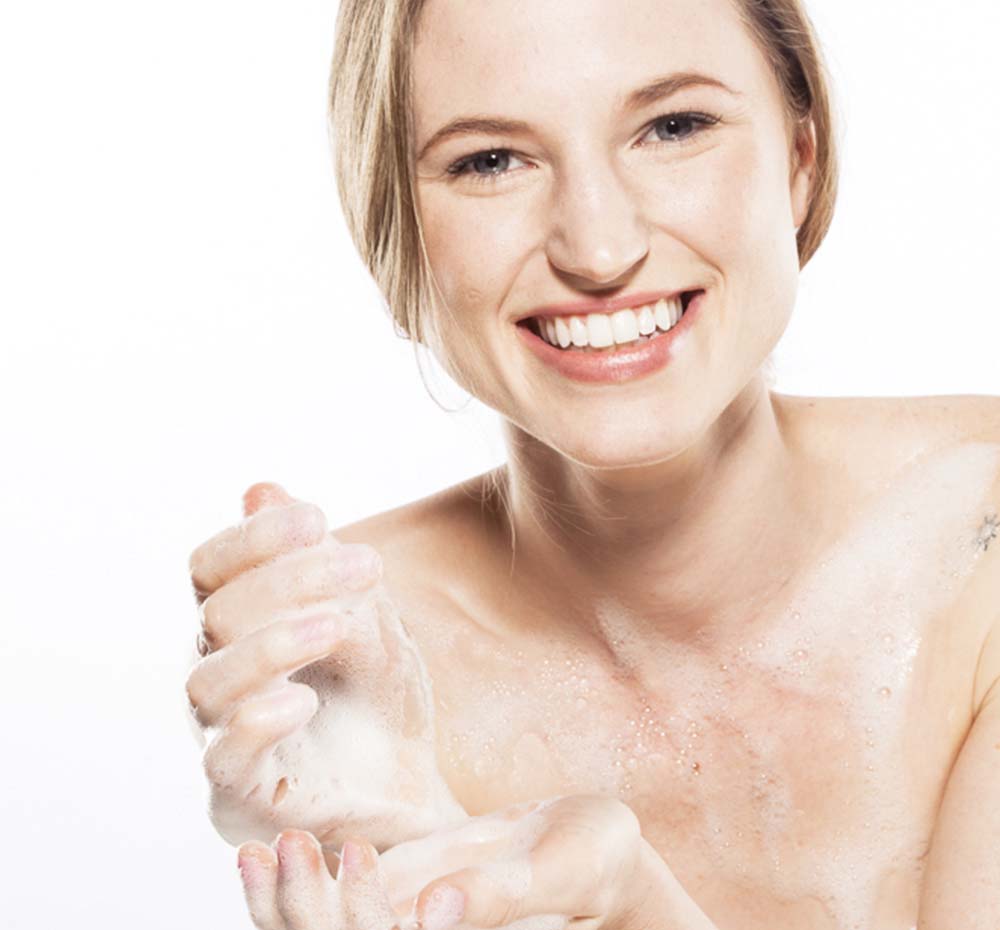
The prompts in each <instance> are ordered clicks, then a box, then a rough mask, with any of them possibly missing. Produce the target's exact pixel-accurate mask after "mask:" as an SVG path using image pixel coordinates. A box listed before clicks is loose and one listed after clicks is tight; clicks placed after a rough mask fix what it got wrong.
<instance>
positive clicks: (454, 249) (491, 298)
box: [421, 191, 526, 318]
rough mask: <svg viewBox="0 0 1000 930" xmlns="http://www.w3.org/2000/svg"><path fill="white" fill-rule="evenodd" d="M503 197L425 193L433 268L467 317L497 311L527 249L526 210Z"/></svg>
mask: <svg viewBox="0 0 1000 930" xmlns="http://www.w3.org/2000/svg"><path fill="white" fill-rule="evenodd" d="M504 199H505V198H501V197H497V198H495V199H490V198H486V197H482V198H475V197H469V198H463V197H461V196H457V195H454V194H449V193H446V192H437V191H434V192H431V193H430V194H426V195H422V196H421V221H422V224H423V227H424V241H425V243H426V245H427V255H428V258H429V260H430V264H431V268H432V269H433V271H434V276H435V279H436V280H437V282H438V286H439V287H440V288H441V290H442V292H443V294H444V297H445V300H446V301H447V302H448V303H449V305H450V306H451V307H452V309H453V310H454V311H455V313H456V314H457V313H459V312H460V311H461V312H462V315H463V316H464V317H465V318H470V315H471V314H472V313H473V312H475V313H487V314H494V315H495V314H496V312H497V309H498V307H499V305H500V303H501V302H502V300H503V298H504V295H505V294H506V293H507V292H508V290H509V287H510V281H511V277H512V275H513V274H515V273H516V269H517V263H518V259H519V257H520V256H521V255H523V254H524V247H525V245H526V235H525V229H524V217H523V211H519V210H518V209H515V208H514V207H512V206H503V204H502V203H501V201H502V200H504ZM522 208H523V204H522Z"/></svg>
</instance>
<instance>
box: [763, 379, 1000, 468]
mask: <svg viewBox="0 0 1000 930" xmlns="http://www.w3.org/2000/svg"><path fill="white" fill-rule="evenodd" d="M776 400H777V402H778V409H779V410H780V411H781V415H782V416H783V417H784V418H785V419H786V420H787V422H788V424H789V426H790V433H791V435H792V436H794V437H796V439H797V440H798V441H799V442H800V443H801V444H802V445H803V446H804V447H807V448H808V450H809V454H810V455H812V456H815V457H817V458H819V459H829V460H831V461H837V462H838V463H839V464H841V465H844V464H847V463H848V462H850V463H851V466H850V467H851V469H852V471H853V472H854V474H855V477H856V478H857V480H858V481H859V482H861V483H862V484H865V483H867V482H869V481H871V482H880V481H883V480H885V479H886V478H888V477H890V476H891V475H892V474H894V473H896V472H898V471H899V470H900V469H901V468H903V467H904V466H905V465H907V464H908V463H910V462H913V461H915V460H916V459H919V458H921V457H924V456H927V455H930V454H933V453H934V452H939V451H944V450H947V449H949V448H953V447H956V446H959V445H962V444H965V443H973V442H984V443H996V444H1000V397H995V396H993V395H987V394H955V395H936V396H917V397H804V396H790V395H777V396H776ZM998 477H1000V475H998Z"/></svg>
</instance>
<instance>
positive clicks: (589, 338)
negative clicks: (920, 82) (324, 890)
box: [520, 291, 696, 351]
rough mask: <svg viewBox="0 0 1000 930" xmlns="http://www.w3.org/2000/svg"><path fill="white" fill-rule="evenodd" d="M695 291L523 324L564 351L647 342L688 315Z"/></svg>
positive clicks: (534, 318)
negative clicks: (610, 308)
mask: <svg viewBox="0 0 1000 930" xmlns="http://www.w3.org/2000/svg"><path fill="white" fill-rule="evenodd" d="M695 293H696V292H695V291H688V292H687V293H684V294H678V295H677V296H675V297H673V298H670V299H664V298H661V299H660V300H658V301H656V302H655V303H650V304H645V305H644V306H641V307H635V308H626V309H623V310H616V311H614V312H613V313H589V314H587V315H585V316H581V315H573V316H545V317H529V318H528V319H526V320H522V321H521V323H520V325H522V326H525V325H526V326H528V327H530V328H531V330H532V332H534V333H535V334H536V335H538V336H539V337H540V338H542V339H544V340H545V341H546V342H547V343H548V344H549V345H551V346H555V347H556V348H558V349H564V350H573V349H576V350H584V351H599V350H603V349H607V348H614V347H616V346H620V345H628V344H629V343H633V342H646V341H648V340H650V339H654V338H656V337H657V336H659V335H660V334H661V333H668V332H670V330H672V329H673V328H674V327H675V326H676V325H677V324H678V323H679V322H680V320H681V317H682V316H684V311H685V309H686V308H687V305H688V304H689V303H690V302H691V298H692V297H693V296H694V295H695Z"/></svg>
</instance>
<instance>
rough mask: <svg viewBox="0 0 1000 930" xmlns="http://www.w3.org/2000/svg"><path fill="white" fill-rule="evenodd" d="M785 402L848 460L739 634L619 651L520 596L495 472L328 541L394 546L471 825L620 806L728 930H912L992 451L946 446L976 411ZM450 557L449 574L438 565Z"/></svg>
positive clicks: (971, 617)
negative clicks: (542, 804) (577, 797)
mask: <svg viewBox="0 0 1000 930" xmlns="http://www.w3.org/2000/svg"><path fill="white" fill-rule="evenodd" d="M785 402H786V403H787V404H788V405H789V406H788V412H789V415H790V416H792V417H795V418H796V419H797V420H798V422H799V425H800V427H801V430H802V432H801V434H800V438H801V439H802V441H803V443H804V445H805V446H806V447H808V448H811V449H812V450H813V451H816V450H819V449H821V448H825V447H827V444H828V443H829V444H830V447H831V448H836V449H838V454H837V457H836V462H837V463H838V468H837V469H835V470H833V471H829V472H827V471H826V465H827V464H828V463H827V462H825V461H823V460H822V459H821V458H815V457H810V458H809V459H808V461H809V463H810V464H809V467H812V468H814V469H816V472H815V474H814V475H813V477H814V478H815V480H816V482H817V487H822V489H823V494H821V495H817V501H818V502H819V503H821V504H823V503H825V506H823V507H821V508H820V509H818V510H817V511H816V514H815V517H816V521H815V526H816V527H817V530H816V532H817V533H818V534H819V536H820V538H821V540H822V545H821V546H820V548H819V549H818V551H817V554H816V558H815V560H814V562H813V563H812V564H811V565H810V566H809V568H808V569H805V570H803V571H802V572H800V573H797V574H796V576H794V577H792V578H790V579H788V582H787V584H786V586H785V588H784V590H783V595H782V596H781V597H776V598H774V599H773V600H772V601H771V602H770V603H769V604H767V605H765V607H764V609H763V610H760V611H758V612H756V613H755V614H754V616H753V618H752V621H750V626H749V628H748V629H746V630H744V631H743V632H741V633H738V634H734V635H733V636H731V637H716V638H714V639H711V640H704V639H697V638H695V639H693V640H691V639H679V638H671V637H669V636H668V635H665V634H666V633H667V632H669V630H668V629H667V628H662V627H661V628H660V629H659V630H658V629H656V628H654V627H653V626H647V627H639V626H636V625H633V626H632V628H631V629H627V628H625V627H621V628H612V627H608V630H609V633H611V632H614V641H615V642H617V643H618V645H617V646H613V645H611V637H610V636H609V638H608V639H607V640H604V641H601V640H597V639H594V638H593V637H592V636H591V635H589V634H588V633H587V632H586V630H587V625H586V624H585V623H583V622H581V618H580V617H578V616H576V614H575V612H574V611H572V610H570V609H566V610H564V611H561V612H560V611H559V610H558V609H556V610H553V609H552V608H551V607H550V606H549V605H548V604H546V603H545V602H544V601H540V600H539V599H537V598H535V592H534V591H532V592H530V593H528V594H524V595H521V594H519V593H518V587H519V586H518V578H517V576H516V575H515V576H513V577H512V576H511V575H510V573H509V571H510V570H509V561H508V556H509V552H507V551H505V550H504V549H503V548H502V546H501V545H497V540H496V539H495V538H494V536H493V534H494V533H495V532H496V526H495V524H492V523H491V522H490V520H489V519H488V518H484V516H483V514H484V511H483V508H482V507H481V505H480V504H479V502H478V500H477V497H476V494H477V492H478V491H481V490H483V489H482V488H481V487H479V486H478V481H479V479H475V480H473V481H471V482H467V483H465V484H463V485H460V486H457V487H456V488H454V489H452V491H451V492H450V493H447V494H444V495H438V496H435V498H433V499H429V500H427V501H422V502H416V503H415V504H413V505H408V506H407V507H405V508H401V509H400V510H398V511H393V512H390V514H388V515H387V514H383V515H379V516H378V517H375V518H371V519H370V520H366V521H361V522H359V523H357V524H353V525H352V526H350V527H345V528H343V529H341V530H338V531H337V533H338V536H342V537H343V538H345V539H347V540H352V539H353V540H358V541H360V540H362V539H366V540H368V541H369V542H371V543H372V544H373V545H375V546H376V547H379V546H380V544H381V545H383V546H384V547H385V548H386V550H387V551H388V552H391V553H392V555H391V556H389V558H388V559H387V581H388V584H389V586H390V588H391V590H392V591H393V592H394V595H395V597H396V600H397V603H398V604H399V605H400V609H401V611H402V613H403V615H404V616H405V617H406V622H407V626H408V628H409V629H410V630H411V631H412V633H413V635H414V637H415V639H416V640H417V642H418V644H419V647H420V649H421V652H422V654H423V655H424V656H425V658H426V660H427V663H428V667H429V669H430V671H431V675H432V678H433V681H434V690H435V699H436V704H437V715H436V718H437V740H438V758H439V760H440V761H441V763H442V770H443V771H444V772H445V775H446V778H447V779H448V782H449V785H450V786H451V788H452V791H453V792H454V794H455V796H456V797H457V798H458V799H459V800H460V802H461V803H462V804H463V806H464V807H465V808H466V810H467V811H468V812H469V813H470V814H471V815H473V816H475V815H478V814H482V813H486V812H489V811H491V810H496V809H498V808H500V807H503V806H505V805H507V804H510V803H514V802H517V801H527V800H530V799H537V798H541V797H546V796H549V795H552V794H555V793H566V792H568V793H588V792H597V793H607V794H611V795H614V796H617V797H619V798H621V799H622V800H625V801H626V802H627V803H628V804H629V805H630V806H631V807H632V809H633V810H634V811H635V812H636V814H637V815H638V816H639V818H640V821H641V822H642V826H643V835H644V836H646V837H647V839H649V841H650V842H651V843H652V844H653V845H654V846H655V847H656V848H657V849H658V851H659V852H660V854H661V855H662V856H663V857H664V858H665V859H666V861H667V862H668V864H669V865H670V867H671V869H672V870H673V872H674V873H675V874H676V875H677V876H678V879H679V880H680V881H681V884H682V885H683V886H684V887H685V889H686V890H687V891H688V893H690V894H692V895H693V897H694V898H695V900H696V901H698V903H699V905H700V906H702V908H703V909H704V910H705V911H706V913H708V914H709V915H710V916H712V917H713V919H714V920H716V921H717V922H718V923H719V925H720V926H726V925H727V922H728V924H729V925H737V922H738V921H739V920H740V915H742V923H739V924H738V925H740V926H747V927H761V928H763V927H769V926H776V925H779V924H777V923H775V922H776V921H787V922H788V925H797V926H809V927H810V928H817V930H834V928H839V927H843V926H850V925H851V922H852V921H854V920H862V921H863V925H864V926H866V927H871V928H873V930H899V928H901V927H910V926H913V923H914V922H915V920H916V906H917V897H918V894H919V890H920V884H921V878H922V875H923V868H924V863H925V861H926V854H927V849H928V843H929V839H930V835H931V831H932V829H933V823H934V816H935V811H936V807H937V804H938V801H939V799H940V796H941V792H942V791H943V787H944V784H945V780H946V777H947V774H948V771H949V769H950V767H951V765H952V763H953V761H954V757H955V753H956V752H957V749H958V747H959V746H960V744H961V741H962V739H963V738H964V735H965V733H966V732H967V730H968V727H969V725H970V707H971V706H972V705H973V704H974V702H975V700H976V699H977V698H976V693H977V690H978V691H981V690H982V689H983V685H984V682H982V681H981V682H979V683H978V684H977V682H976V681H975V673H976V668H977V660H978V658H979V654H980V651H981V648H982V645H983V640H984V638H985V635H986V632H987V630H988V625H989V622H990V618H991V617H992V616H993V613H992V611H991V605H993V604H995V603H996V600H997V596H998V595H1000V591H998V590H997V587H998V582H997V581H996V580H995V577H996V575H997V574H998V573H996V572H995V571H991V570H990V566H991V564H992V561H993V559H994V558H995V556H994V552H993V550H992V549H991V550H990V551H989V553H987V552H986V547H985V546H982V545H980V544H978V543H976V542H974V540H975V539H976V538H977V529H978V528H979V527H981V526H982V525H984V514H986V515H987V517H986V518H985V525H986V526H989V525H990V522H991V521H990V518H989V515H990V514H992V513H994V512H995V510H996V504H997V503H998V502H1000V435H998V436H997V440H998V441H997V442H995V443H974V442H970V441H968V440H965V439H962V437H961V436H956V435H953V434H952V433H951V430H952V427H951V426H945V425H942V424H946V423H947V421H948V420H949V419H955V418H958V419H959V420H961V419H962V417H965V418H966V422H970V421H974V420H975V417H976V413H975V410H974V404H969V405H968V406H965V407H963V406H961V405H959V406H958V407H957V408H954V407H952V408H950V409H948V410H947V411H946V412H945V410H944V409H943V408H944V407H947V406H948V403H949V402H948V400H947V399H940V400H937V399H928V400H927V401H926V403H925V407H924V409H923V411H922V415H918V414H915V411H914V408H913V406H912V404H913V402H912V401H911V400H910V401H907V402H906V403H907V404H908V406H907V416H908V417H909V418H910V419H911V421H912V423H913V425H912V426H911V427H910V428H909V429H908V430H901V431H898V432H897V433H896V434H895V435H894V436H893V441H892V443H891V444H890V443H887V442H886V441H885V438H884V437H885V436H886V435H890V436H892V435H893V434H891V433H889V434H887V433H886V427H887V424H888V423H891V422H894V421H897V420H898V417H899V413H898V410H897V409H896V405H897V404H898V403H899V402H898V401H895V400H893V399H879V400H848V399H837V400H822V399H808V400H804V399H792V398H785ZM938 413H940V414H941V416H940V417H939V416H937V414H938ZM969 432H974V430H973V429H971V428H970V430H969ZM832 438H836V441H835V442H833V443H830V440H831V439H832ZM874 448H878V449H879V455H877V456H875V455H869V454H868V452H869V451H870V450H872V449H874ZM844 462H849V463H850V467H849V468H847V469H845V468H843V463H844ZM994 463H995V464H994ZM803 467H805V466H803ZM821 476H825V477H821ZM830 476H833V477H832V480H831V478H830ZM981 535H982V534H980V536H981ZM460 553H461V554H460ZM459 560H461V561H462V564H463V565H464V566H465V568H464V569H463V571H462V573H461V574H460V575H458V576H455V575H449V576H448V577H447V579H441V578H440V576H439V575H437V574H436V573H435V572H434V571H433V570H432V569H431V568H430V564H431V563H433V564H437V565H441V564H455V563H457V561H459ZM941 577H943V578H944V579H946V580H945V581H944V582H940V581H939V580H938V579H939V578H941ZM540 604H541V605H542V606H539V605H540ZM446 605H450V607H446ZM455 655H461V656H462V657H463V661H462V662H461V663H459V664H458V665H456V663H455V662H454V661H453V656H455ZM993 664H994V665H996V664H997V663H995V662H994V663H993ZM885 691H888V692H889V693H888V694H885V693H884V692H885ZM581 696H582V697H583V698H584V701H585V703H584V704H583V705H582V706H581V705H580V704H579V703H578V702H579V700H580V698H581ZM979 698H980V699H981V693H980V694H979Z"/></svg>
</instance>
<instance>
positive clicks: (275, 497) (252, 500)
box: [243, 481, 295, 517]
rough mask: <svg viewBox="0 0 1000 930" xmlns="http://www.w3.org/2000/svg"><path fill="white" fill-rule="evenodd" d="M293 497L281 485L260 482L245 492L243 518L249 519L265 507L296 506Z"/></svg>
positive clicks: (271, 482)
mask: <svg viewBox="0 0 1000 930" xmlns="http://www.w3.org/2000/svg"><path fill="white" fill-rule="evenodd" d="M294 503H295V498H294V497H292V496H291V495H290V494H289V493H288V492H287V491H286V490H285V489H284V488H283V487H282V486H281V485H280V484H275V483H274V482H273V481H260V482H258V483H257V484H252V485H251V486H250V487H249V488H247V489H246V491H244V492H243V516H244V517H249V516H252V515H253V514H255V513H257V511H258V510H263V509H264V508H265V507H285V506H287V505H288V504H294Z"/></svg>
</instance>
